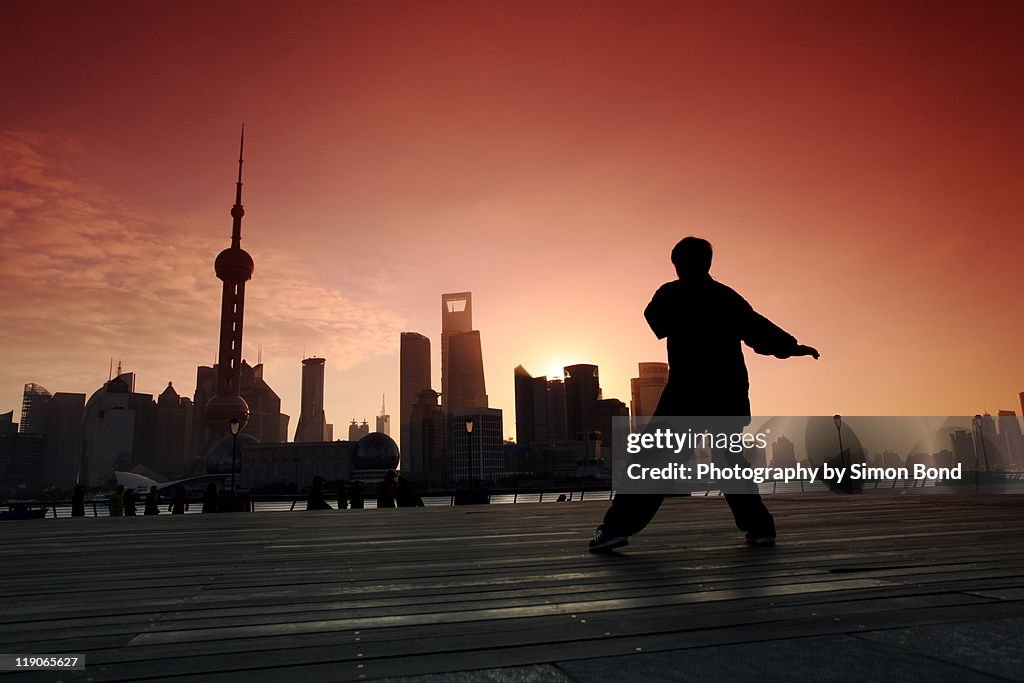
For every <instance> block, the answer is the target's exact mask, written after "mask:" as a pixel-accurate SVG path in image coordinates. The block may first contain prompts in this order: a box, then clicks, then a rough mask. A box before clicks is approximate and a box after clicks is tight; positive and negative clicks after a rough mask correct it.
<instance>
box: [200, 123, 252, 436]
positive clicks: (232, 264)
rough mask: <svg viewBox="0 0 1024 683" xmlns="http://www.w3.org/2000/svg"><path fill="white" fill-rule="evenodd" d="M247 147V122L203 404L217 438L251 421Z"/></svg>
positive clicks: (221, 260) (219, 267)
mask: <svg viewBox="0 0 1024 683" xmlns="http://www.w3.org/2000/svg"><path fill="white" fill-rule="evenodd" d="M244 148H245V126H243V127H242V137H241V142H240V143H239V147H238V180H237V181H236V182H235V204H234V206H232V207H231V219H232V224H231V246H230V247H228V248H227V249H225V250H224V251H222V252H220V254H218V255H217V259H216V261H214V270H215V271H216V273H217V277H218V278H219V279H220V280H221V281H222V282H223V283H224V285H223V287H222V288H221V304H220V344H219V346H218V354H217V378H216V393H215V394H214V395H213V397H212V398H210V399H209V401H207V403H206V404H205V406H204V407H203V422H204V423H205V425H206V427H207V429H208V430H209V433H210V434H211V435H212V436H213V438H215V439H216V438H219V437H221V436H223V435H226V434H227V433H228V428H229V423H230V422H231V420H238V421H239V422H240V423H241V428H242V429H244V428H245V425H246V424H247V423H248V422H249V406H248V404H247V403H246V402H245V399H243V398H242V396H241V394H240V393H239V385H240V382H239V366H240V365H241V363H242V324H243V315H244V313H245V283H246V282H248V281H249V280H250V279H252V274H253V271H254V270H255V264H254V263H253V260H252V256H250V255H249V253H248V252H246V251H245V250H244V249H242V247H241V241H242V216H244V215H245V209H243V208H242V159H243V151H244Z"/></svg>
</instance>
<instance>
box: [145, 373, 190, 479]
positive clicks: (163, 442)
mask: <svg viewBox="0 0 1024 683" xmlns="http://www.w3.org/2000/svg"><path fill="white" fill-rule="evenodd" d="M192 413H193V406H192V401H190V400H189V399H188V398H185V397H183V396H179V395H178V392H177V391H175V390H174V385H172V384H171V383H170V382H168V383H167V388H166V389H164V390H163V392H161V394H160V396H158V397H157V399H156V436H155V444H154V454H153V464H152V468H153V469H154V470H156V471H157V472H159V473H160V474H162V475H164V476H165V477H167V478H168V479H181V478H183V477H185V476H187V475H188V474H189V473H190V472H191V469H192V462H191V461H192V452H191V451H192Z"/></svg>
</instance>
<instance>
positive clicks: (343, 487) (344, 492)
mask: <svg viewBox="0 0 1024 683" xmlns="http://www.w3.org/2000/svg"><path fill="white" fill-rule="evenodd" d="M347 507H348V483H347V482H346V481H345V480H344V479H341V480H339V481H338V509H339V510H344V509H346V508H347Z"/></svg>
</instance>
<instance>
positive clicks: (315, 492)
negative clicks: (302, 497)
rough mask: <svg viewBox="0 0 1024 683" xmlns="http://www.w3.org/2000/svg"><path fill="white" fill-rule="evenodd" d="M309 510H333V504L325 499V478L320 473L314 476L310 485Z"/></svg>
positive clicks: (307, 502) (307, 499)
mask: <svg viewBox="0 0 1024 683" xmlns="http://www.w3.org/2000/svg"><path fill="white" fill-rule="evenodd" d="M306 509H307V510H333V509H334V508H332V507H331V504H330V503H328V502H327V501H326V500H325V499H324V478H323V477H321V476H320V475H317V476H315V477H313V483H312V484H311V485H310V487H309V496H307V497H306Z"/></svg>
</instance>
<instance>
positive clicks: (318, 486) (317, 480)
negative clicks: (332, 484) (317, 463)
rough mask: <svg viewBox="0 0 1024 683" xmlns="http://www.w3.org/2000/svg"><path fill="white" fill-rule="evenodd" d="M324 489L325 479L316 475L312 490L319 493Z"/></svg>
mask: <svg viewBox="0 0 1024 683" xmlns="http://www.w3.org/2000/svg"><path fill="white" fill-rule="evenodd" d="M323 487H324V478H323V477H321V476H320V475H319V474H318V475H316V476H315V477H313V485H312V486H311V487H310V488H312V489H313V490H314V491H319V490H320V489H322V488H323Z"/></svg>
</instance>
